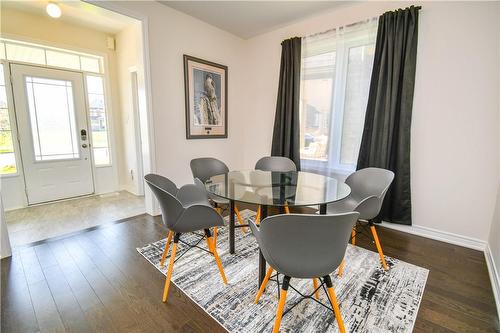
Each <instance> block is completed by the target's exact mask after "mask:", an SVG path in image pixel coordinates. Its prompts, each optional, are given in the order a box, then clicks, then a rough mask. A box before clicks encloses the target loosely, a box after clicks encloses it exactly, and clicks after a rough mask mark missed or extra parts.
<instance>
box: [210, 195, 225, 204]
mask: <svg viewBox="0 0 500 333" xmlns="http://www.w3.org/2000/svg"><path fill="white" fill-rule="evenodd" d="M209 196H210V200H212V201H213V202H215V203H216V204H218V205H229V200H228V199H224V198H221V197H219V196H216V195H215V194H211V193H210V194H209Z"/></svg>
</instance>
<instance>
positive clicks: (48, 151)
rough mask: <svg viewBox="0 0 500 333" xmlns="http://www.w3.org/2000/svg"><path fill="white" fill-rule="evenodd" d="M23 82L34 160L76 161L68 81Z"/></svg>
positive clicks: (27, 80)
mask: <svg viewBox="0 0 500 333" xmlns="http://www.w3.org/2000/svg"><path fill="white" fill-rule="evenodd" d="M25 80H26V90H27V93H28V108H29V115H30V123H31V135H32V139H33V148H34V152H35V161H48V160H51V161H53V160H65V159H77V158H80V151H79V148H78V136H77V134H78V133H77V132H78V131H77V129H76V121H75V105H74V99H73V87H72V83H71V81H65V80H54V79H46V78H39V77H31V76H28V77H26V78H25Z"/></svg>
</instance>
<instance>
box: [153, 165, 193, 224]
mask: <svg viewBox="0 0 500 333" xmlns="http://www.w3.org/2000/svg"><path fill="white" fill-rule="evenodd" d="M144 179H145V180H146V183H147V184H148V185H149V187H150V188H151V191H152V192H153V193H154V195H155V197H156V199H157V200H158V203H159V204H160V209H161V214H162V219H163V223H164V224H165V225H166V226H167V228H169V229H173V227H174V226H175V224H176V223H177V221H178V219H179V217H180V216H181V215H182V213H183V212H184V207H183V206H182V204H181V203H180V201H179V200H178V199H177V198H176V196H175V194H176V193H172V192H171V190H172V189H173V188H175V189H177V186H176V185H175V183H174V182H172V181H171V180H170V179H168V178H166V177H163V176H160V175H156V174H148V175H146V176H144ZM172 185H173V186H172ZM169 187H170V189H169ZM176 192H177V191H176Z"/></svg>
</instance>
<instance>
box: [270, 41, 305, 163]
mask: <svg viewBox="0 0 500 333" xmlns="http://www.w3.org/2000/svg"><path fill="white" fill-rule="evenodd" d="M300 49H301V39H300V38H299V37H294V38H290V39H287V40H284V41H283V42H282V43H281V65H280V81H279V87H278V100H277V102H276V115H275V117H274V130H273V143H272V146H271V155H272V156H285V157H288V158H289V159H291V160H292V161H294V162H295V165H296V166H297V170H300V143H299V141H300V133H299V131H300V124H299V105H300V60H301V56H300Z"/></svg>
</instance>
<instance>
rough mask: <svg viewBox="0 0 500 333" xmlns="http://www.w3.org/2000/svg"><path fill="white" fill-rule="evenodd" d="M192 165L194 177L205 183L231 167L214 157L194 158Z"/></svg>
mask: <svg viewBox="0 0 500 333" xmlns="http://www.w3.org/2000/svg"><path fill="white" fill-rule="evenodd" d="M190 166H191V172H192V173H193V178H198V179H199V180H201V181H202V182H203V183H204V182H206V181H207V180H208V179H209V178H210V177H212V176H215V175H220V174H224V173H228V172H229V168H228V167H227V165H226V164H225V163H224V162H222V161H221V160H218V159H216V158H213V157H201V158H195V159H192V160H191V163H190Z"/></svg>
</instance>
